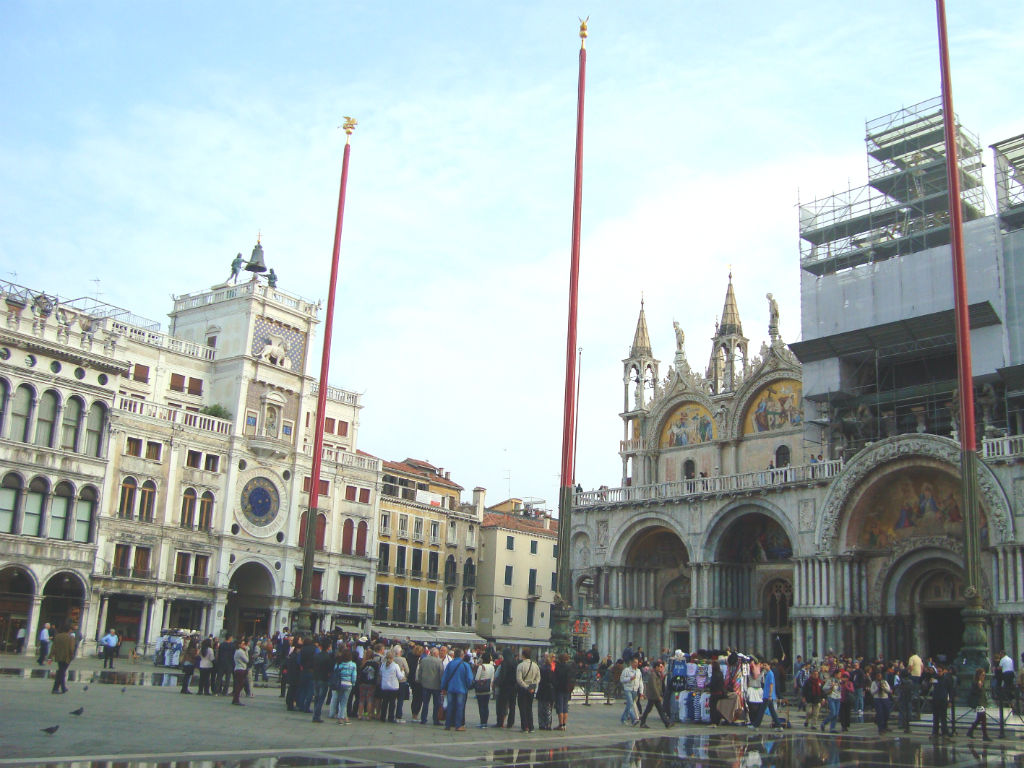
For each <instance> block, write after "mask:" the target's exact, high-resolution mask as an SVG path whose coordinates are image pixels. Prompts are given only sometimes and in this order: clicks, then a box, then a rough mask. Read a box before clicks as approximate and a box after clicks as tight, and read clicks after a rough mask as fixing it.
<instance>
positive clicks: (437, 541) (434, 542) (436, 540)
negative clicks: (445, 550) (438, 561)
mask: <svg viewBox="0 0 1024 768" xmlns="http://www.w3.org/2000/svg"><path fill="white" fill-rule="evenodd" d="M430 543H431V544H432V545H434V546H435V547H437V546H440V544H441V537H440V536H431V537H430Z"/></svg>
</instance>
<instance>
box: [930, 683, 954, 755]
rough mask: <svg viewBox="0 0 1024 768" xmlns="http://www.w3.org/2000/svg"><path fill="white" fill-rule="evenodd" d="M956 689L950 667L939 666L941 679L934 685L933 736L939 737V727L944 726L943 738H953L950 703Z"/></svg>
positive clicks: (934, 737)
mask: <svg viewBox="0 0 1024 768" xmlns="http://www.w3.org/2000/svg"><path fill="white" fill-rule="evenodd" d="M955 690H956V683H955V682H954V681H953V675H952V673H951V672H950V671H949V670H948V669H944V668H941V667H940V668H939V679H938V680H936V681H935V684H934V685H933V686H932V738H933V739H937V738H939V728H940V727H941V728H942V736H943V738H947V739H948V738H951V737H952V734H951V733H950V731H949V717H948V712H949V703H950V702H951V701H953V696H954V693H955Z"/></svg>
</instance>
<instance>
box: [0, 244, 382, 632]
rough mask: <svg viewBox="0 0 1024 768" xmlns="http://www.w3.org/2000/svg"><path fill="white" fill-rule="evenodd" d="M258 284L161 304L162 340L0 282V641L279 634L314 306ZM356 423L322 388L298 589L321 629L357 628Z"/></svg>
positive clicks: (368, 462)
mask: <svg viewBox="0 0 1024 768" xmlns="http://www.w3.org/2000/svg"><path fill="white" fill-rule="evenodd" d="M257 251H258V258H259V261H260V262H262V256H263V254H262V246H261V245H260V244H257V246H256V249H254V252H253V260H256V259H257ZM242 274H243V275H244V276H246V277H248V273H242ZM271 282H273V283H276V280H274V281H271ZM271 282H264V281H261V280H259V279H257V277H256V276H255V275H253V276H252V279H251V280H250V281H249V282H240V283H238V284H228V283H224V284H221V285H217V286H214V287H213V288H212V289H210V290H208V291H200V292H197V293H190V294H187V295H184V296H178V297H176V298H175V299H174V305H173V309H172V311H171V313H170V318H171V322H170V328H169V331H168V332H167V333H162V332H160V330H159V324H157V323H153V322H150V321H147V320H145V319H143V318H140V317H137V316H134V315H132V314H131V313H129V312H127V311H125V310H121V309H118V308H116V307H111V306H109V305H106V304H103V303H101V302H98V301H94V300H91V299H87V298H83V299H77V300H71V301H66V300H63V299H60V298H59V297H57V296H55V295H52V294H48V293H46V292H45V291H39V290H30V289H27V288H24V287H21V286H17V285H13V284H9V283H5V284H3V285H0V288H2V290H3V294H4V299H5V302H6V306H5V310H6V311H5V319H4V325H3V328H2V329H0V395H2V397H0V539H2V541H3V545H2V549H0V642H3V643H5V644H6V643H10V642H11V640H12V638H13V637H14V634H15V633H16V631H17V628H18V627H20V626H23V625H27V626H28V629H29V634H30V637H32V636H34V634H35V632H36V631H37V629H38V626H39V624H40V622H41V621H51V622H56V623H58V624H60V623H64V622H66V621H69V620H71V621H75V622H77V623H78V624H79V626H80V628H81V631H82V633H83V635H84V639H85V641H86V643H91V642H92V641H94V640H96V639H98V638H99V637H100V636H101V635H102V634H103V633H104V632H105V631H106V629H107V628H108V627H115V628H117V629H118V630H119V631H120V632H121V633H122V635H123V637H124V638H125V642H126V644H131V645H134V644H135V643H139V644H141V646H142V647H143V648H145V647H147V646H148V647H151V646H152V643H153V642H154V641H155V640H156V639H157V638H158V636H159V632H160V630H161V629H164V628H172V627H173V628H185V629H195V630H199V631H202V632H204V633H207V632H219V631H221V630H226V631H230V632H235V633H238V632H246V633H253V632H266V631H268V630H269V631H273V630H275V629H279V628H281V627H284V626H288V625H289V624H290V623H291V617H292V613H293V611H295V610H296V609H297V607H298V600H297V590H298V584H299V582H300V578H301V567H302V542H301V538H302V536H303V534H304V527H303V526H302V525H301V520H302V518H303V516H304V512H303V510H304V508H305V505H306V504H308V490H309V485H308V484H309V476H310V467H311V461H312V444H313V426H314V423H315V410H316V394H317V384H316V382H315V381H314V380H313V379H312V378H311V377H309V376H306V375H305V370H306V366H307V362H308V358H309V355H310V344H311V343H312V341H313V338H314V329H315V326H316V324H317V323H318V319H317V313H318V306H317V305H315V304H312V303H310V302H308V301H305V300H303V299H302V298H300V297H297V296H295V295H293V294H290V293H288V292H286V291H284V290H280V289H278V288H277V287H276V284H274V285H272V284H271ZM361 408H362V406H361V404H360V396H359V395H358V394H356V393H354V392H349V391H346V390H341V389H334V388H332V389H331V390H329V391H328V395H327V413H326V434H325V442H324V457H323V458H324V463H323V473H322V479H321V488H320V492H321V495H320V502H319V503H320V508H319V516H320V521H319V524H318V526H317V542H316V550H317V553H316V557H315V568H316V573H315V576H314V585H313V586H314V598H315V602H314V611H315V614H316V620H317V622H318V626H322V627H326V628H330V627H331V626H335V625H340V626H346V627H349V628H352V629H358V630H365V629H368V627H369V626H370V622H371V620H372V617H371V613H372V603H371V600H370V599H369V597H368V596H370V595H372V594H373V590H374V580H375V574H374V571H373V554H374V552H375V549H376V526H375V520H376V517H377V509H378V505H379V488H380V479H381V462H380V460H378V459H376V458H374V457H372V456H368V455H366V454H363V453H361V452H359V451H358V450H357V447H356V446H357V436H358V431H359V414H360V410H361ZM87 647H88V646H87Z"/></svg>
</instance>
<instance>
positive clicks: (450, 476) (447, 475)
mask: <svg viewBox="0 0 1024 768" xmlns="http://www.w3.org/2000/svg"><path fill="white" fill-rule="evenodd" d="M444 479H445V480H451V479H452V473H451V472H445V473H444Z"/></svg>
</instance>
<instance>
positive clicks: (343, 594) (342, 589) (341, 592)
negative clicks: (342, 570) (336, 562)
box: [338, 575, 352, 602]
mask: <svg viewBox="0 0 1024 768" xmlns="http://www.w3.org/2000/svg"><path fill="white" fill-rule="evenodd" d="M351 582H352V577H351V576H344V575H342V577H341V579H340V580H339V581H338V602H344V601H345V600H347V599H348V596H349V591H348V587H349V584H350V583H351Z"/></svg>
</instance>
